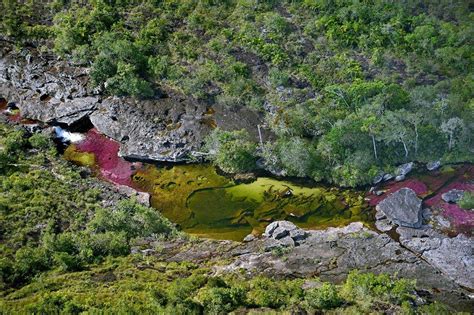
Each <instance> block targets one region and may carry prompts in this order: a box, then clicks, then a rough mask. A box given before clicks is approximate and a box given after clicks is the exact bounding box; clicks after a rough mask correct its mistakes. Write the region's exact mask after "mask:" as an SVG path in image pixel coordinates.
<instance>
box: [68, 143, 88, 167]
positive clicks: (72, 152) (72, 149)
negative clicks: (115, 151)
mask: <svg viewBox="0 0 474 315" xmlns="http://www.w3.org/2000/svg"><path fill="white" fill-rule="evenodd" d="M64 158H65V159H66V160H68V161H71V162H74V163H76V164H79V165H83V166H88V167H90V168H94V167H95V166H96V161H95V155H94V153H89V152H82V151H79V150H77V147H76V145H74V144H71V145H70V146H68V147H67V148H66V150H65V151H64Z"/></svg>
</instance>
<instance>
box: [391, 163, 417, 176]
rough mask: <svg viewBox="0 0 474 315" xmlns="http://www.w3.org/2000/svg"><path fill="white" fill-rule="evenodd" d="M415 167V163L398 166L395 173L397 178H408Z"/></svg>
mask: <svg viewBox="0 0 474 315" xmlns="http://www.w3.org/2000/svg"><path fill="white" fill-rule="evenodd" d="M413 165H414V164H413V162H410V163H405V164H402V165H400V166H398V168H397V170H396V171H395V176H406V175H407V174H408V173H410V172H411V171H412V170H413Z"/></svg>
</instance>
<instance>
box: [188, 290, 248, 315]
mask: <svg viewBox="0 0 474 315" xmlns="http://www.w3.org/2000/svg"><path fill="white" fill-rule="evenodd" d="M197 299H198V301H199V302H200V303H201V304H202V305H203V306H204V311H205V312H206V313H207V314H227V313H229V312H231V311H233V310H234V309H236V308H237V307H239V306H240V305H243V304H244V302H245V290H244V289H243V288H237V287H231V288H225V287H224V288H222V287H210V288H208V287H206V288H204V289H201V290H200V291H199V293H198V295H197Z"/></svg>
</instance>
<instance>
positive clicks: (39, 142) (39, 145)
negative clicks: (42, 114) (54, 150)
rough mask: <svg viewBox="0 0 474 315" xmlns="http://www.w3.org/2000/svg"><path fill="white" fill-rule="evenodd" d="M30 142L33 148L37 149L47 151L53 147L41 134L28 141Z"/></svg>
mask: <svg viewBox="0 0 474 315" xmlns="http://www.w3.org/2000/svg"><path fill="white" fill-rule="evenodd" d="M28 141H29V142H30V144H31V146H32V147H33V148H36V149H47V148H49V147H50V146H51V140H50V139H49V138H48V137H47V136H45V135H43V134H40V133H35V134H34V135H32V136H31V137H30V138H29V139H28Z"/></svg>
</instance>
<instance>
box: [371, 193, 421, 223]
mask: <svg viewBox="0 0 474 315" xmlns="http://www.w3.org/2000/svg"><path fill="white" fill-rule="evenodd" d="M376 209H377V211H381V212H383V214H385V215H386V216H387V218H388V219H389V220H390V221H391V222H393V223H395V224H397V225H399V226H407V227H414V228H418V227H420V226H421V223H422V218H421V214H422V209H421V199H420V198H418V197H417V196H416V193H415V192H414V191H413V190H411V189H409V188H402V189H400V190H398V191H397V192H395V193H393V194H391V195H390V196H388V197H387V198H385V199H384V200H383V201H382V202H380V203H379V204H378V205H377V207H376Z"/></svg>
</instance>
